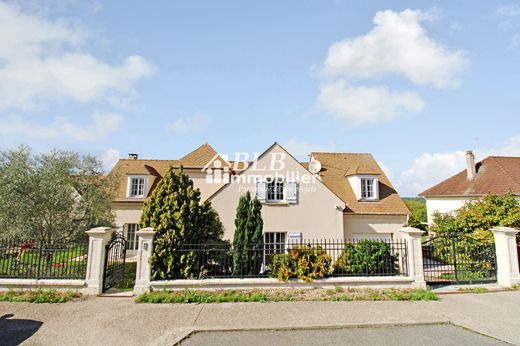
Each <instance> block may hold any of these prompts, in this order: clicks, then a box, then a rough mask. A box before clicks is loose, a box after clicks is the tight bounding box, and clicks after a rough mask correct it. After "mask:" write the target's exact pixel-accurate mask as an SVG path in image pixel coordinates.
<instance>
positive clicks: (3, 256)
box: [0, 239, 88, 279]
mask: <svg viewBox="0 0 520 346" xmlns="http://www.w3.org/2000/svg"><path fill="white" fill-rule="evenodd" d="M87 253H88V242H87V241H86V240H78V241H71V242H66V243H65V242H63V243H43V242H36V241H31V240H13V239H0V278H20V279H22V278H25V279H84V278H85V274H86V269H87Z"/></svg>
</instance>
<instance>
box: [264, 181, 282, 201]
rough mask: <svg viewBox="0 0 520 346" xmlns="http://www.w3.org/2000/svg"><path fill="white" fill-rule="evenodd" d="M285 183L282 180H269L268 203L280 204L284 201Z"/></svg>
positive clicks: (267, 187) (267, 188)
mask: <svg viewBox="0 0 520 346" xmlns="http://www.w3.org/2000/svg"><path fill="white" fill-rule="evenodd" d="M283 189H284V183H283V180H282V179H268V180H267V186H266V190H267V201H268V202H280V201H283V200H284V191H283Z"/></svg>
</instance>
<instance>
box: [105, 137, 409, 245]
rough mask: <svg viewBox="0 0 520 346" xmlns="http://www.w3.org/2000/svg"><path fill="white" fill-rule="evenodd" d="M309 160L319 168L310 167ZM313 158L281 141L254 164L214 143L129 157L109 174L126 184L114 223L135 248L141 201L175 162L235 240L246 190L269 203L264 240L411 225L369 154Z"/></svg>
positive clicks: (383, 235) (359, 235) (361, 233)
mask: <svg viewBox="0 0 520 346" xmlns="http://www.w3.org/2000/svg"><path fill="white" fill-rule="evenodd" d="M318 161H319V163H321V165H320V164H319V163H317V162H318ZM309 162H312V163H313V164H312V167H311V168H312V169H314V170H315V171H316V170H317V169H316V168H318V169H319V172H314V173H315V174H314V173H311V172H310V171H309ZM309 162H305V163H302V162H299V161H297V160H296V159H295V158H294V157H293V156H291V154H289V153H288V152H287V151H286V150H285V149H284V148H283V147H282V146H280V145H279V144H277V143H274V144H273V145H271V146H270V147H269V148H268V149H267V150H266V151H265V152H264V153H263V154H261V155H260V156H259V157H258V158H257V159H256V160H255V161H254V162H233V161H226V160H225V157H224V156H220V155H219V154H218V153H217V152H216V151H215V150H214V149H213V148H212V147H211V146H209V145H208V144H204V145H203V146H201V147H199V148H197V149H196V150H195V151H193V152H191V153H189V154H188V155H186V156H184V157H183V158H181V159H179V160H141V159H138V157H137V155H131V156H130V158H129V159H121V160H119V161H118V163H117V164H116V165H115V167H114V168H113V170H112V172H111V174H116V175H117V176H118V177H119V180H120V182H121V184H120V187H119V190H118V194H117V197H116V199H115V200H114V212H115V216H116V224H117V226H118V228H119V229H120V230H121V232H123V233H124V234H125V236H126V237H127V239H128V241H129V250H130V251H132V250H136V249H137V242H136V236H135V232H136V231H137V224H138V222H139V220H140V216H141V212H142V208H143V203H144V201H145V200H146V199H147V198H148V197H149V196H150V194H151V192H152V191H153V189H154V188H155V186H156V185H157V183H158V182H159V181H160V179H161V178H162V176H163V175H164V173H165V172H166V170H167V169H168V166H170V165H171V166H173V167H174V168H179V167H180V166H181V165H182V166H183V167H184V171H185V173H186V174H187V175H188V176H189V177H190V178H191V179H192V180H193V182H194V186H195V187H196V188H199V189H200V191H201V198H202V201H205V200H210V201H211V203H212V205H213V207H214V209H215V210H216V211H217V212H218V214H219V216H220V219H221V221H222V223H223V225H224V228H225V233H224V238H225V239H229V240H232V239H233V234H234V229H235V226H234V221H235V213H236V208H237V205H238V200H239V198H240V196H242V195H243V194H244V193H245V192H246V191H250V192H251V193H252V194H253V195H254V196H256V197H257V198H258V199H259V200H260V201H261V202H262V204H263V208H262V218H263V221H264V233H265V240H266V242H271V243H273V242H282V243H286V242H291V241H297V240H300V239H364V238H369V239H391V238H392V234H393V233H395V232H396V231H397V230H398V229H399V228H400V227H401V226H403V225H404V224H405V223H406V220H407V216H408V209H407V208H406V206H405V204H404V202H403V201H402V200H401V198H400V197H399V195H398V194H397V192H396V191H395V189H394V188H393V187H392V184H391V183H390V181H389V180H388V178H387V177H386V176H385V174H384V172H383V171H382V170H381V168H380V167H379V165H378V164H377V162H376V161H375V160H374V158H373V157H372V156H371V155H370V154H346V153H345V154H344V153H312V154H311V157H310V161H309ZM320 166H321V169H320ZM130 254H131V253H130Z"/></svg>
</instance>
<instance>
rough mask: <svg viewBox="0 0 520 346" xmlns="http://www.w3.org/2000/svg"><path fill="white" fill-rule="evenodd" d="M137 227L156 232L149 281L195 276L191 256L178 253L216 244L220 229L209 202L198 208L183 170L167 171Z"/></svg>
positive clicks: (197, 196)
mask: <svg viewBox="0 0 520 346" xmlns="http://www.w3.org/2000/svg"><path fill="white" fill-rule="evenodd" d="M140 227H141V228H144V227H153V228H154V229H155V231H156V233H155V238H154V249H153V253H152V255H151V257H150V265H151V268H152V273H151V276H152V279H177V278H188V277H191V276H192V275H193V273H194V272H196V268H195V265H196V264H197V263H196V261H195V253H193V252H181V251H179V250H180V248H181V247H182V246H183V245H185V244H200V243H208V242H212V241H217V240H218V239H220V238H221V237H222V235H223V226H222V224H221V222H220V220H219V218H218V215H217V213H216V212H215V211H214V210H213V209H212V208H211V204H210V203H209V202H207V203H204V204H202V205H201V204H200V192H199V190H198V189H195V188H194V187H193V182H192V181H191V179H190V178H189V177H188V176H187V175H186V174H184V171H183V168H182V167H181V168H180V169H179V170H177V171H176V170H174V169H173V167H170V168H169V169H168V171H167V172H166V174H165V175H164V177H163V178H162V179H161V180H160V181H159V183H158V184H157V187H156V188H155V190H154V191H153V193H152V195H151V196H150V199H149V200H148V201H147V202H146V203H145V205H144V208H143V214H142V216H141V222H140Z"/></svg>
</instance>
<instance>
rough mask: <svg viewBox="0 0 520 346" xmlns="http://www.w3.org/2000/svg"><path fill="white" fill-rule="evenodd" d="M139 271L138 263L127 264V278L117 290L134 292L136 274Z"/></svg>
mask: <svg viewBox="0 0 520 346" xmlns="http://www.w3.org/2000/svg"><path fill="white" fill-rule="evenodd" d="M136 271H137V262H126V263H125V278H124V279H123V282H122V283H119V284H118V285H117V286H115V288H119V289H122V290H133V289H134V285H135V274H136Z"/></svg>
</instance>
